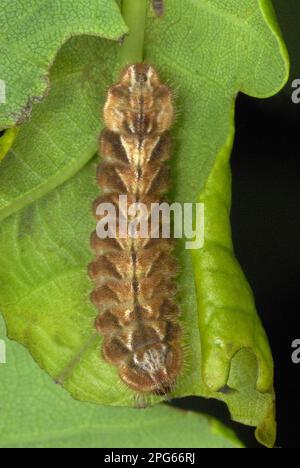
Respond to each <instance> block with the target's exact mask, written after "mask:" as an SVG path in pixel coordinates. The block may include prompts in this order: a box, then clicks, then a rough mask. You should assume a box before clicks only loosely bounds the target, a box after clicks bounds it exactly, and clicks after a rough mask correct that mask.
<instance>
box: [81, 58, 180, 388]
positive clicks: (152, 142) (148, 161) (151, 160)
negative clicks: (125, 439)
mask: <svg viewBox="0 0 300 468" xmlns="http://www.w3.org/2000/svg"><path fill="white" fill-rule="evenodd" d="M173 115H174V107H173V102H172V93H171V91H170V89H169V88H168V87H167V86H165V85H164V84H162V83H161V82H160V79H159V77H158V74H157V72H156V70H155V69H154V68H153V67H152V66H150V65H146V64H135V65H130V66H128V67H126V69H125V70H124V71H123V72H122V74H121V77H120V81H119V83H117V84H115V85H114V86H112V87H111V88H110V89H109V91H108V94H107V100H106V103H105V105H104V111H103V118H104V123H105V127H106V128H105V129H104V130H103V132H102V135H101V143H100V147H101V148H100V152H101V156H102V162H100V165H99V166H98V170H97V181H98V184H99V186H100V188H101V190H102V195H101V196H100V197H99V198H98V199H97V200H96V201H95V203H94V214H95V215H96V218H97V219H98V220H99V219H101V216H99V215H97V213H98V210H97V207H99V206H100V205H101V203H111V204H112V205H113V206H114V207H116V210H117V212H118V213H119V214H120V211H122V210H121V208H120V204H119V199H120V198H119V196H120V195H127V197H128V199H129V200H130V202H132V203H139V202H142V203H144V204H145V206H147V208H148V210H149V211H148V213H149V215H148V219H147V223H150V221H151V206H152V204H153V203H156V202H160V201H161V200H163V199H164V197H165V194H166V192H167V191H168V188H169V168H168V166H167V164H166V163H167V161H168V160H169V158H170V148H171V141H170V136H169V134H168V129H169V128H170V126H171V124H172V121H173ZM158 230H160V229H158ZM91 247H92V249H93V250H94V252H95V254H96V258H95V260H94V261H93V262H92V263H91V264H90V265H89V275H90V278H91V279H92V280H93V282H94V283H95V289H94V291H93V293H92V296H91V299H92V302H93V303H94V305H95V306H96V307H97V309H98V310H99V315H98V316H97V318H96V321H95V327H96V330H97V332H98V333H100V334H101V335H102V336H103V338H104V339H103V345H102V354H103V357H104V359H105V360H106V361H107V362H108V363H110V364H112V365H114V366H117V368H118V372H119V376H120V378H121V380H122V381H123V382H124V383H125V384H126V385H127V386H128V387H129V388H131V389H133V390H135V391H136V392H139V393H142V394H146V393H153V394H156V395H165V394H167V393H170V392H171V391H172V389H173V387H174V385H175V383H176V379H177V377H178V375H179V373H180V370H181V365H182V350H181V345H180V338H181V327H180V325H179V323H178V317H179V313H180V310H179V306H178V305H177V304H176V302H175V293H176V286H175V283H174V277H175V276H176V274H177V265H176V260H175V258H174V255H173V250H174V245H173V240H172V239H166V238H162V237H161V236H156V237H155V238H151V236H146V237H145V238H143V237H141V236H140V237H138V236H136V237H135V238H133V237H131V236H129V235H126V236H123V237H121V236H118V235H116V236H115V238H113V237H107V238H100V237H99V236H98V235H97V232H94V233H93V234H92V237H91Z"/></svg>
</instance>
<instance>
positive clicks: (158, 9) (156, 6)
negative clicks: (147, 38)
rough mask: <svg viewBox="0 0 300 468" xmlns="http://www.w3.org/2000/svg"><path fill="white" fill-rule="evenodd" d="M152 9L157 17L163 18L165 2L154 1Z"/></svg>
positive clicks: (160, 0)
mask: <svg viewBox="0 0 300 468" xmlns="http://www.w3.org/2000/svg"><path fill="white" fill-rule="evenodd" d="M152 7H153V10H154V11H155V13H156V15H157V16H163V14H164V11H165V6H164V2H163V0H152Z"/></svg>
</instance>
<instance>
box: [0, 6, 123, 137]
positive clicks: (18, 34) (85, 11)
mask: <svg viewBox="0 0 300 468" xmlns="http://www.w3.org/2000/svg"><path fill="white" fill-rule="evenodd" d="M0 25H1V32H0V49H1V61H0V78H1V79H2V80H3V81H4V82H5V84H6V93H7V102H6V103H5V104H0V110H1V112H0V129H1V128H6V127H10V126H13V125H14V124H15V123H21V122H23V121H24V119H26V118H27V117H28V116H29V114H30V112H31V107H32V104H33V103H34V102H37V101H40V100H41V99H42V98H43V97H44V95H45V93H46V92H47V90H48V88H49V80H48V72H49V67H50V66H51V65H52V63H53V61H54V58H55V56H56V53H57V51H58V50H59V49H60V47H61V46H62V44H64V43H65V42H66V41H67V39H69V38H70V37H72V36H75V35H79V34H92V35H96V36H101V37H105V38H107V39H114V40H117V39H119V38H120V37H122V36H123V35H124V34H125V33H126V32H127V29H126V27H125V23H124V22H123V20H122V17H121V15H120V12H119V9H118V7H117V4H116V3H115V1H114V0H111V1H109V2H108V1H107V0H90V1H89V2H86V1H84V0H77V1H76V2H72V1H69V0H51V1H50V2H43V1H41V0H30V1H27V2H26V7H25V6H24V2H23V1H22V0H13V1H11V0H2V2H1V9H0Z"/></svg>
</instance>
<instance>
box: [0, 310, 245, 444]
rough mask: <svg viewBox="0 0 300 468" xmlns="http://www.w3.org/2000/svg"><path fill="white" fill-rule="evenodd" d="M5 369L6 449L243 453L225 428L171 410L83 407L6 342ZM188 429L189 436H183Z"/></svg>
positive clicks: (0, 399)
mask: <svg viewBox="0 0 300 468" xmlns="http://www.w3.org/2000/svg"><path fill="white" fill-rule="evenodd" d="M0 339H2V340H3V339H4V340H5V343H6V356H7V363H6V364H0V381H1V386H0V411H1V418H0V447H1V448H7V447H9V448H24V447H25V448H72V447H75V448H101V447H103V448H115V447H118V448H119V447H120V448H121V447H124V448H138V447H142V448H148V447H149V448H151V447H157V448H167V447H172V448H177V447H178V448H184V447H190V448H194V447H195V448H196V447H197V448H242V447H243V446H242V444H241V443H240V442H239V440H238V439H237V438H236V437H235V435H234V434H233V433H232V432H231V431H230V430H229V429H227V428H226V427H224V426H223V425H222V424H220V423H219V422H217V421H216V420H214V419H213V418H209V417H206V416H203V415H200V414H196V413H192V412H190V411H189V412H185V411H179V410H176V409H173V408H171V407H169V406H166V405H160V406H156V407H154V408H148V409H146V410H144V411H140V410H137V409H127V408H109V407H104V406H95V405H92V404H88V403H79V402H77V401H75V400H73V399H72V398H71V397H70V396H69V395H68V393H67V392H65V391H64V390H62V389H61V388H60V387H58V386H55V385H53V382H52V381H51V379H50V378H49V377H48V376H47V375H46V374H45V373H44V372H42V371H41V370H40V369H39V368H38V366H37V365H36V364H35V363H34V362H33V361H32V360H31V359H30V357H29V355H28V353H27V352H26V351H25V349H24V348H22V346H20V345H18V344H16V343H13V342H11V341H9V340H7V339H6V338H5V326H4V323H3V320H2V319H1V317H0ZM182 428H184V431H183V430H182Z"/></svg>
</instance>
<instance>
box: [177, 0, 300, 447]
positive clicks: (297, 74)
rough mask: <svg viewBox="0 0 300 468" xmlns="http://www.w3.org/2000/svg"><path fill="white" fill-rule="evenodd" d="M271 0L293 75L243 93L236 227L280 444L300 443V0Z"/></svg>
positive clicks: (196, 402)
mask: <svg viewBox="0 0 300 468" xmlns="http://www.w3.org/2000/svg"><path fill="white" fill-rule="evenodd" d="M273 4H274V6H275V9H276V12H277V16H278V20H279V23H280V25H281V29H282V31H283V35H284V38H285V40H286V43H287V46H288V49H289V53H290V56H291V62H292V70H291V80H290V82H289V83H288V85H287V86H286V88H285V89H284V90H283V91H282V92H281V93H279V94H278V95H277V96H275V97H273V98H270V99H266V100H258V99H253V98H249V97H247V96H244V95H239V97H238V100H237V107H236V131H237V133H236V139H235V145H234V150H233V154H232V159H231V161H232V172H233V207H232V228H233V240H234V245H235V251H236V254H237V257H238V259H239V261H240V263H241V265H242V267H243V270H244V272H245V274H246V276H247V278H248V280H249V282H250V284H251V286H252V288H253V291H254V294H255V297H256V304H257V309H258V312H259V314H260V316H261V318H262V320H263V323H264V326H265V328H266V331H267V334H268V337H269V339H270V343H271V348H272V351H273V356H274V360H275V373H276V375H275V387H276V393H277V414H278V418H277V419H278V439H277V446H278V447H283V448H300V364H299V365H295V364H293V363H292V360H291V354H292V348H291V344H292V341H293V340H294V339H296V338H298V339H299V338H300V299H299V295H300V210H299V207H298V205H299V202H300V104H298V105H295V104H293V102H292V98H291V97H292V92H293V89H292V88H291V82H292V81H293V80H294V79H296V78H299V79H300V1H299V0H274V1H273ZM297 64H299V67H297ZM175 404H176V405H177V406H181V407H185V408H191V409H193V410H197V411H203V412H206V413H209V414H213V415H215V416H217V417H219V418H221V419H222V420H223V421H224V422H225V423H226V424H228V425H230V426H231V427H233V428H234V429H235V430H236V431H237V432H238V434H239V436H240V437H241V439H242V440H243V441H244V442H246V444H247V446H248V447H258V445H257V444H256V442H255V439H254V436H253V430H252V429H248V428H243V427H241V426H240V425H237V424H232V423H230V422H229V421H230V418H229V414H228V410H227V409H226V408H225V406H224V405H223V404H222V403H218V402H215V401H208V402H207V401H204V400H202V399H200V398H187V399H184V400H182V401H176V402H175Z"/></svg>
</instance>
